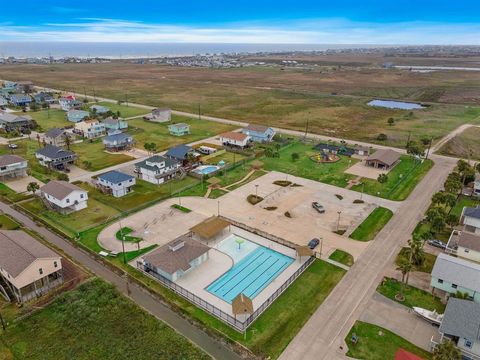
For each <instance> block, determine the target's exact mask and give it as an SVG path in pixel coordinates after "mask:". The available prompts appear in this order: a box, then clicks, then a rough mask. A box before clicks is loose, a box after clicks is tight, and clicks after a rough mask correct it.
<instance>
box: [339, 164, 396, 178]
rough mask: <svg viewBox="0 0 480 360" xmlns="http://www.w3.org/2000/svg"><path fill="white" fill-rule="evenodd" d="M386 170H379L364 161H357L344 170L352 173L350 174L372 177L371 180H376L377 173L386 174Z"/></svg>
mask: <svg viewBox="0 0 480 360" xmlns="http://www.w3.org/2000/svg"><path fill="white" fill-rule="evenodd" d="M388 172H389V170H380V169H375V168H373V167H370V166H366V165H365V163H364V162H358V163H356V164H355V165H353V166H350V167H349V168H348V169H347V170H345V173H347V174H352V175H356V176H360V177H364V178H368V179H373V180H377V178H378V175H380V174H388Z"/></svg>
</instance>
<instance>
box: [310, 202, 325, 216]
mask: <svg viewBox="0 0 480 360" xmlns="http://www.w3.org/2000/svg"><path fill="white" fill-rule="evenodd" d="M312 207H313V208H314V209H315V210H317V211H318V212H319V213H320V214H323V213H324V212H325V208H324V207H323V205H322V204H320V203H319V202H317V201H314V202H312Z"/></svg>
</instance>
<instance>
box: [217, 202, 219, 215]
mask: <svg viewBox="0 0 480 360" xmlns="http://www.w3.org/2000/svg"><path fill="white" fill-rule="evenodd" d="M217 215H218V216H220V200H218V201H217Z"/></svg>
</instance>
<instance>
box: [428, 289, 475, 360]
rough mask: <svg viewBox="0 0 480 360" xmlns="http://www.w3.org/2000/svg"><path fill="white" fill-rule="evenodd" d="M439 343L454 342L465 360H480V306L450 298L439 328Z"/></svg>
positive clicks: (433, 343)
mask: <svg viewBox="0 0 480 360" xmlns="http://www.w3.org/2000/svg"><path fill="white" fill-rule="evenodd" d="M438 332H439V333H440V339H439V341H433V338H432V345H433V347H435V346H436V345H437V344H438V343H440V342H443V341H447V340H450V341H453V342H454V343H455V345H456V346H457V348H458V349H459V350H460V352H461V353H462V359H464V360H478V359H480V304H478V303H475V302H473V301H469V300H464V299H456V298H450V299H449V300H448V304H447V307H446V309H445V313H444V315H443V319H442V323H441V324H440V327H439V328H438Z"/></svg>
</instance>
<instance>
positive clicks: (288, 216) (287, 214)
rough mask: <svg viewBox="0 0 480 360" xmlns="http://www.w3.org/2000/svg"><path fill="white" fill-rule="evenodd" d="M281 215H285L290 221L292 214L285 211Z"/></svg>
mask: <svg viewBox="0 0 480 360" xmlns="http://www.w3.org/2000/svg"><path fill="white" fill-rule="evenodd" d="M283 215H285V216H286V217H287V218H289V219H291V218H292V217H293V216H292V214H290V212H289V211H285V213H284V214H283Z"/></svg>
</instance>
